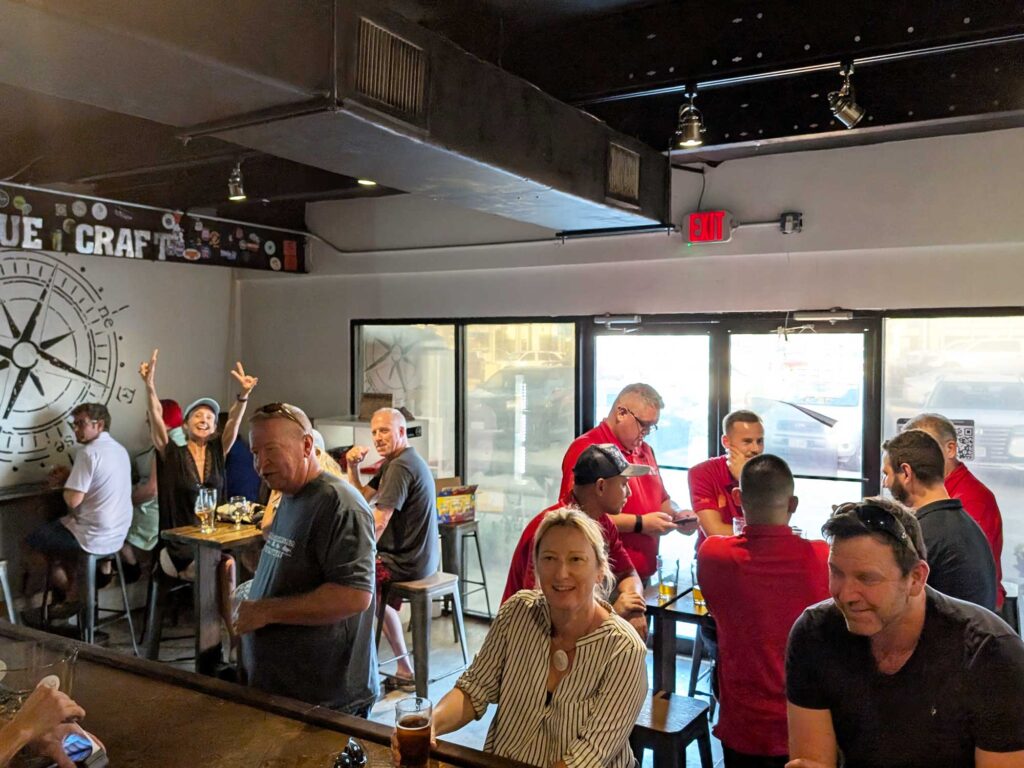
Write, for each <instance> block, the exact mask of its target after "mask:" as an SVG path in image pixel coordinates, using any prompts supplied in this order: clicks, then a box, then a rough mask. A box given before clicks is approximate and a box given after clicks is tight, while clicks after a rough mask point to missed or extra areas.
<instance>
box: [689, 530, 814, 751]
mask: <svg viewBox="0 0 1024 768" xmlns="http://www.w3.org/2000/svg"><path fill="white" fill-rule="evenodd" d="M697 572H698V574H699V578H700V586H701V589H702V590H703V592H704V599H705V600H707V603H708V610H709V611H710V612H711V614H712V615H713V616H714V617H715V623H716V624H717V626H718V662H717V664H718V686H719V691H720V694H721V695H720V697H719V700H720V702H721V705H722V708H721V710H719V712H720V714H719V716H718V725H716V726H715V735H716V736H718V738H719V739H721V741H722V744H724V745H725V746H727V747H729V749H733V750H735V751H737V752H742V753H744V754H748V755H785V754H787V753H788V752H789V746H788V744H787V730H786V682H785V681H786V676H785V671H786V662H785V659H786V641H787V640H788V638H789V630H790V629H792V627H793V624H794V623H795V622H796V620H797V618H798V617H799V616H800V614H801V613H803V610H804V609H805V608H807V606H809V605H814V604H815V603H819V602H821V601H822V600H826V599H828V597H829V591H828V544H826V543H825V542H824V541H807V540H805V539H801V538H800V537H799V536H797V535H795V534H794V533H793V531H792V530H791V529H790V528H789V526H786V525H747V527H746V529H745V530H744V532H743V535H742V536H709V537H708V539H707V540H706V541H705V542H704V545H703V546H702V547H701V548H700V549H699V550H698V551H697Z"/></svg>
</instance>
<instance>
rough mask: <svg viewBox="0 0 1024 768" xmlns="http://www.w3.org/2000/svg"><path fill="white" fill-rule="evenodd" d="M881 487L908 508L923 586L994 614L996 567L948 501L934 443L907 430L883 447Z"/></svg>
mask: <svg viewBox="0 0 1024 768" xmlns="http://www.w3.org/2000/svg"><path fill="white" fill-rule="evenodd" d="M882 450H884V451H885V454H884V455H883V457H882V472H883V474H884V481H883V484H884V485H885V487H886V488H888V489H889V491H890V492H891V493H892V495H893V498H895V499H896V501H898V502H900V503H901V504H906V505H907V506H908V507H911V508H913V509H914V510H915V511H914V514H915V516H916V517H917V521H918V523H919V524H920V526H921V536H922V537H923V538H924V544H925V547H926V548H927V550H928V554H927V556H926V559H927V561H928V586H930V587H932V588H933V589H937V590H938V591H939V592H942V593H943V594H946V595H949V596H950V597H955V598H958V599H960V600H967V601H968V602H971V603H974V604H975V605H980V606H981V607H982V608H988V609H989V610H990V611H994V610H995V609H996V564H995V560H994V559H993V557H992V548H991V547H990V546H989V544H988V539H986V538H985V533H984V531H982V530H981V527H980V526H979V525H978V524H977V523H976V522H974V520H972V519H971V516H970V515H968V514H967V512H965V511H964V508H963V506H962V505H961V504H960V500H959V499H951V498H949V493H947V492H946V486H945V485H944V484H943V479H944V477H945V467H946V465H945V461H946V460H945V458H944V457H943V455H942V449H941V448H939V444H938V443H936V442H935V439H934V438H933V437H932V436H931V435H929V434H928V433H927V432H925V431H923V430H920V429H908V430H905V431H903V432H901V433H900V434H898V435H897V436H896V437H894V438H892V439H891V440H887V441H886V442H885V443H884V444H883V445H882Z"/></svg>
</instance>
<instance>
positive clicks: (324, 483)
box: [235, 403, 378, 717]
mask: <svg viewBox="0 0 1024 768" xmlns="http://www.w3.org/2000/svg"><path fill="white" fill-rule="evenodd" d="M249 429H250V432H249V443H250V446H251V448H252V452H253V457H254V462H255V465H256V470H257V471H258V472H259V474H260V477H261V478H262V479H263V481H264V482H265V483H266V484H267V486H269V487H270V489H271V490H274V491H280V492H281V501H280V503H279V504H278V507H277V514H276V515H274V520H273V522H272V523H271V524H270V530H269V531H268V533H267V535H266V539H267V543H266V546H264V548H263V551H262V553H261V554H260V562H259V566H258V567H257V568H256V575H255V577H254V578H253V581H252V586H251V589H250V590H249V599H246V600H243V601H242V602H241V603H239V605H238V614H237V618H236V620H235V632H236V633H237V634H238V635H240V636H241V637H242V659H243V661H244V667H245V670H246V672H247V673H248V677H249V685H251V686H254V687H256V688H259V689H261V690H264V691H267V692H269V693H276V694H279V695H283V696H291V697H292V698H295V699H299V700H301V701H306V702H309V703H310V704H316V705H319V706H323V707H330V708H331V709H336V710H339V711H342V712H346V713H348V714H352V715H358V716H361V717H365V716H366V715H367V714H368V712H369V709H370V707H371V706H372V705H373V702H374V701H375V700H376V697H377V693H378V683H377V652H376V648H375V647H374V643H373V589H374V561H373V558H374V537H373V514H372V513H371V512H370V508H369V507H368V506H367V504H366V502H365V501H364V500H363V498H362V496H360V495H359V494H358V493H357V492H356V491H355V490H354V489H353V488H352V487H351V486H350V485H349V484H348V483H345V482H343V481H342V480H340V479H339V478H337V477H334V476H333V475H330V474H328V473H326V472H324V471H322V470H321V468H320V464H319V462H318V461H317V458H316V451H315V447H314V444H313V426H312V424H310V421H309V419H308V418H307V417H306V414H305V413H303V412H302V411H301V410H299V409H298V408H296V407H295V406H292V405H288V404H287V403H271V404H270V405H265V406H263V407H262V408H260V409H259V410H257V411H256V413H254V414H253V416H252V419H251V421H250V427H249Z"/></svg>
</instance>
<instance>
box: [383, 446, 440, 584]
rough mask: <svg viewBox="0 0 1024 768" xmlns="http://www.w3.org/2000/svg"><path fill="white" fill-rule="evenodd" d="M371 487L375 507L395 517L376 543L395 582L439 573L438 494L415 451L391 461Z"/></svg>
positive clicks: (410, 449) (425, 465) (432, 479)
mask: <svg viewBox="0 0 1024 768" xmlns="http://www.w3.org/2000/svg"><path fill="white" fill-rule="evenodd" d="M369 486H370V487H371V488H374V489H375V490H376V491H377V498H376V499H375V500H374V504H376V505H377V506H378V507H385V508H387V509H393V510H395V511H394V514H392V515H391V520H390V521H389V522H388V526H387V528H385V529H384V533H382V534H381V537H380V541H378V542H377V555H378V556H379V557H380V559H381V561H382V562H383V563H384V564H385V565H387V566H388V569H389V570H390V571H391V573H392V574H393V576H394V578H395V580H396V581H411V580H413V579H422V578H424V577H425V576H429V575H430V574H432V573H434V571H436V570H437V562H438V558H439V546H438V538H437V536H438V533H437V490H436V488H435V486H434V477H433V475H431V474H430V467H428V466H427V462H425V461H424V460H423V459H422V458H421V457H420V455H419V454H418V453H416V449H415V448H413V447H411V446H410V447H408V448H406V449H405V450H404V451H402V452H401V453H400V454H398V456H396V457H394V458H393V459H388V460H387V461H385V462H384V464H383V465H382V466H381V468H380V471H379V472H377V474H376V475H374V476H373V479H372V480H371V481H370V482H369Z"/></svg>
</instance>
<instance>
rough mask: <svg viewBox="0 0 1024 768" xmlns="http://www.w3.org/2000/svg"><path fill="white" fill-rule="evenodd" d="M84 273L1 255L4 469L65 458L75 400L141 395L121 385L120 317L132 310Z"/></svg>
mask: <svg viewBox="0 0 1024 768" xmlns="http://www.w3.org/2000/svg"><path fill="white" fill-rule="evenodd" d="M85 271H86V270H85V269H84V268H81V269H77V270H76V269H74V268H72V267H71V266H69V265H68V264H67V263H65V262H63V261H61V260H60V259H58V258H56V257H54V256H50V255H49V254H45V253H32V252H27V251H7V252H3V253H2V254H0V472H6V471H11V472H17V471H18V469H19V465H20V464H25V463H30V464H33V465H36V466H37V467H45V466H49V465H51V464H53V463H54V462H59V461H61V460H63V459H62V455H63V454H64V453H65V452H66V451H67V450H68V449H69V448H71V447H72V446H73V445H74V444H75V435H74V432H73V431H72V429H71V426H70V425H69V424H68V420H69V418H70V415H71V411H72V410H73V409H74V408H75V406H76V405H78V404H80V403H85V402H101V403H107V402H108V401H109V400H110V399H111V398H116V399H117V400H120V401H122V402H125V401H126V398H127V402H128V403H130V402H131V401H132V400H133V399H134V397H135V392H134V391H133V390H125V389H123V388H121V389H117V390H115V378H116V376H117V372H118V368H119V367H120V366H121V365H122V363H121V361H120V359H119V356H118V343H119V341H120V340H121V339H120V337H119V336H118V334H117V331H116V330H115V318H116V316H117V315H118V314H119V313H120V312H122V311H124V310H125V309H127V308H128V307H127V305H124V306H120V307H114V308H112V307H110V306H109V305H108V304H107V303H106V302H105V300H104V299H103V296H102V292H103V289H102V288H99V287H97V286H95V285H94V284H93V283H91V282H90V281H89V279H88V277H87V276H86V274H85Z"/></svg>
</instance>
